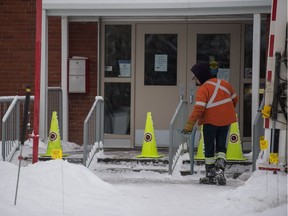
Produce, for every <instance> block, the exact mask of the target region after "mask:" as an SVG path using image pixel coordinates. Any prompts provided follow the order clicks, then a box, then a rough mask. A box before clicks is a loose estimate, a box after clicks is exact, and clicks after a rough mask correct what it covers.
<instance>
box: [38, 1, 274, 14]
mask: <svg viewBox="0 0 288 216" xmlns="http://www.w3.org/2000/svg"><path fill="white" fill-rule="evenodd" d="M43 9H44V10H47V15H48V16H49V15H50V16H94V17H95V16H99V17H100V16H108V17H110V16H112V17H115V16H121V17H123V16H126V17H130V16H133V17H135V16H136V17H139V16H146V17H147V16H149V17H153V16H158V17H159V16H174V17H175V16H176V17H189V16H202V15H205V16H207V15H235V14H238V15H240V14H255V13H270V9H271V0H137V1H135V0H106V1H105V0H104V1H103V0H43Z"/></svg>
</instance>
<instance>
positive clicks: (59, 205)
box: [0, 160, 135, 216]
mask: <svg viewBox="0 0 288 216" xmlns="http://www.w3.org/2000/svg"><path fill="white" fill-rule="evenodd" d="M17 169H18V168H17V166H15V165H13V164H11V163H7V162H0V173H1V182H2V183H1V185H0V194H1V198H0V212H1V216H6V215H7V216H8V215H9V216H12V215H19V214H20V213H21V215H22V216H24V215H27V216H28V215H29V216H33V215H35V216H36V215H47V216H48V215H71V216H73V215H77V216H80V215H95V213H96V212H101V214H100V215H109V216H110V215H129V212H130V211H131V208H132V207H133V206H135V205H134V204H131V203H130V201H129V200H127V198H126V197H125V196H124V195H122V194H120V193H119V191H118V190H116V189H115V188H114V187H113V186H112V185H110V184H108V183H106V182H104V181H102V180H101V179H99V178H98V177H97V176H96V175H94V174H93V173H92V172H91V171H89V170H88V169H87V168H86V167H84V166H82V165H75V164H70V163H68V162H65V161H62V160H51V161H47V162H38V163H36V164H33V165H29V166H27V167H22V168H21V172H20V182H19V189H18V198H17V204H16V206H14V205H13V203H14V197H15V190H16V179H17ZM112 203H113V205H111V204H112Z"/></svg>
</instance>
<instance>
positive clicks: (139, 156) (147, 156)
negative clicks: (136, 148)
mask: <svg viewBox="0 0 288 216" xmlns="http://www.w3.org/2000/svg"><path fill="white" fill-rule="evenodd" d="M163 156H164V155H137V156H136V158H161V157H163Z"/></svg>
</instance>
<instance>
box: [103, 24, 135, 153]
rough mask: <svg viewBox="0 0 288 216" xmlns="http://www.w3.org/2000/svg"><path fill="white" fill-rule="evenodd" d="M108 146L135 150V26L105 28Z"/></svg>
mask: <svg viewBox="0 0 288 216" xmlns="http://www.w3.org/2000/svg"><path fill="white" fill-rule="evenodd" d="M102 29H104V31H103V35H102V38H103V39H104V50H103V52H104V55H102V56H104V59H102V61H104V62H103V65H104V67H102V68H103V69H104V72H103V73H102V76H101V77H102V80H104V84H103V86H102V89H101V92H103V93H104V103H105V106H104V107H105V110H104V115H105V120H104V127H105V129H104V133H105V137H104V138H105V146H106V147H121V148H122V147H131V124H132V123H131V122H132V121H131V115H132V112H133V106H131V103H132V98H133V97H132V95H133V91H132V88H133V83H132V77H133V72H132V66H131V63H132V54H131V53H132V49H131V47H132V25H130V24H117V25H115V24H105V25H104V24H103V27H102Z"/></svg>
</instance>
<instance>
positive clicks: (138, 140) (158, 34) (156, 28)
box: [102, 23, 241, 147]
mask: <svg viewBox="0 0 288 216" xmlns="http://www.w3.org/2000/svg"><path fill="white" fill-rule="evenodd" d="M128 26H130V27H131V29H130V30H131V32H130V35H131V38H130V45H131V47H129V46H127V49H130V52H129V53H130V56H128V57H127V58H126V59H125V58H123V57H121V58H122V59H118V60H117V61H118V62H116V63H115V64H117V65H118V66H116V65H115V68H116V67H119V71H116V70H115V71H114V69H113V67H112V68H111V67H110V66H111V65H110V63H107V62H106V60H107V59H106V56H107V53H106V52H108V51H109V50H108V48H107V46H114V47H116V44H117V43H115V41H114V45H113V43H112V45H109V39H108V38H107V32H106V33H105V37H106V41H105V64H104V66H105V76H104V77H103V80H104V85H103V91H102V92H104V98H105V100H106V103H111V102H112V101H113V100H116V99H117V98H116V97H115V93H114V92H113V93H111V91H112V89H113V91H114V90H117V91H116V92H118V93H120V94H123V95H122V96H121V97H120V99H117V100H120V102H121V103H124V101H125V100H126V101H129V102H130V104H126V105H125V106H124V107H126V108H124V110H126V114H127V115H126V116H129V118H128V119H129V120H127V119H124V117H123V113H124V111H123V110H121V112H122V113H120V116H121V117H119V116H117V114H119V113H117V112H118V111H119V109H120V107H122V108H121V109H123V106H120V105H119V106H116V107H117V108H116V110H114V112H110V111H107V112H106V114H105V118H106V120H105V124H106V126H105V127H108V125H109V124H110V131H108V128H106V132H105V133H106V139H107V140H108V139H109V141H108V142H105V145H106V143H108V145H109V143H112V141H113V142H114V144H115V145H116V146H117V147H129V146H130V147H134V146H141V145H142V144H143V135H144V129H145V121H146V115H147V112H151V113H152V119H153V124H154V130H155V135H156V141H157V146H160V147H168V145H169V123H170V120H171V118H172V116H173V114H174V112H175V109H176V107H177V105H178V103H179V101H180V99H181V98H183V99H185V100H187V101H189V112H190V111H191V110H192V107H193V105H194V103H195V101H194V96H195V94H196V91H197V88H196V86H195V83H193V82H192V73H191V71H190V69H191V67H192V65H194V64H195V63H199V62H206V63H209V62H210V61H212V60H215V61H217V62H218V65H219V73H218V74H219V77H220V78H223V79H226V80H228V81H230V82H231V83H232V85H233V87H234V88H235V90H236V92H239V88H240V83H239V80H240V69H241V68H240V65H241V63H240V53H241V52H240V37H241V34H240V32H241V25H240V24H190V23H173V24H167V23H165V24H163V23H162V24H154V23H153V24H152V23H136V24H133V25H128ZM122 27H123V26H122ZM111 35H113V37H114V40H115V37H120V36H121V35H119V34H111ZM116 35H118V36H116ZM122 37H125V40H127V38H129V37H127V36H123V34H122ZM107 39H108V40H107ZM120 42H121V40H119V43H120ZM107 43H108V45H107ZM121 43H123V42H121ZM118 45H119V44H118ZM121 47H125V46H124V45H123V44H122V46H121ZM119 49H120V48H118V50H119ZM123 49H124V48H123ZM110 50H113V49H110ZM115 50H117V49H114V51H115ZM109 52H110V53H111V51H109ZM121 55H122V56H123V54H121ZM110 57H111V55H110ZM108 58H109V57H108ZM120 60H122V61H120ZM121 62H122V63H123V64H126V67H130V69H129V70H126V73H127V74H126V75H125V76H124V77H123V76H122V75H121V74H120V72H121V71H120V63H121ZM122 67H123V65H122ZM111 71H112V72H115V74H116V75H111V76H109V75H107V74H109V73H110V72H111ZM127 71H128V72H127ZM122 72H123V71H122ZM110 74H111V73H110ZM112 74H113V73H112ZM112 83H113V85H111V84H112ZM122 85H125V86H126V88H124V87H123V86H122ZM121 86H122V87H121ZM123 89H126V90H123ZM125 95H126V96H127V95H129V97H126V98H123V96H125ZM107 100H108V101H107ZM105 105H106V104H105ZM129 105H130V107H129ZM128 107H129V109H128V110H129V112H127V108H128ZM109 113H110V114H111V113H113V115H111V116H113V117H112V118H111V116H110V117H109ZM115 114H116V115H115ZM115 116H116V117H115ZM113 118H114V120H113ZM117 118H118V119H117ZM121 118H122V119H121ZM111 119H112V120H111ZM123 119H124V120H125V121H124V120H123ZM117 121H118V123H119V124H120V129H121V130H124V129H125V131H126V134H125V133H124V134H123V133H122V134H119V130H118V131H117V130H116V129H115V127H116V126H117V123H116V122H117ZM127 122H129V123H128V125H127ZM111 125H113V127H114V129H113V130H111V128H112V127H111ZM127 127H128V128H129V131H128V132H127ZM107 132H108V133H107ZM127 143H129V144H128V145H127Z"/></svg>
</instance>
